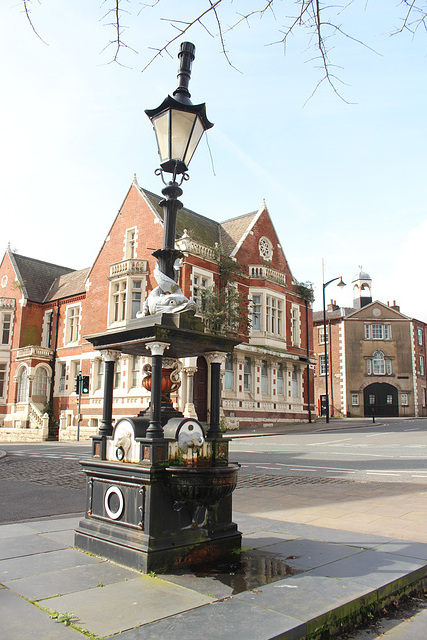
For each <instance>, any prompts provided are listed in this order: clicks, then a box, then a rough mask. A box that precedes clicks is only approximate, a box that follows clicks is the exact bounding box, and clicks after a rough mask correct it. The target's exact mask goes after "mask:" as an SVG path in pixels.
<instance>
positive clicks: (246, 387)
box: [243, 356, 253, 393]
mask: <svg viewBox="0 0 427 640" xmlns="http://www.w3.org/2000/svg"><path fill="white" fill-rule="evenodd" d="M252 368H253V362H252V358H250V357H249V356H246V357H245V362H244V364H243V391H245V392H246V393H251V391H252Z"/></svg>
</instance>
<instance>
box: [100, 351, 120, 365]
mask: <svg viewBox="0 0 427 640" xmlns="http://www.w3.org/2000/svg"><path fill="white" fill-rule="evenodd" d="M100 353H101V356H102V357H103V359H104V361H105V362H115V361H116V360H117V358H118V357H119V356H120V352H119V351H113V350H112V349H105V350H102V351H101V352H100Z"/></svg>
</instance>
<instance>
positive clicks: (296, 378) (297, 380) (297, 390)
mask: <svg viewBox="0 0 427 640" xmlns="http://www.w3.org/2000/svg"><path fill="white" fill-rule="evenodd" d="M291 390H292V397H293V398H300V397H301V372H300V370H299V369H298V367H297V366H296V365H294V367H293V369H292V373H291Z"/></svg>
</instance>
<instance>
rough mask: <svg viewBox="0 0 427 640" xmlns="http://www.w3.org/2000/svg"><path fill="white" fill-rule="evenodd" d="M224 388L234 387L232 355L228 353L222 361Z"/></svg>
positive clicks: (230, 389)
mask: <svg viewBox="0 0 427 640" xmlns="http://www.w3.org/2000/svg"><path fill="white" fill-rule="evenodd" d="M224 368H225V371H224V390H225V391H233V389H234V361H233V356H232V355H231V354H230V353H229V354H227V357H226V359H225V363H224Z"/></svg>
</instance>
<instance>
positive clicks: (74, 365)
mask: <svg viewBox="0 0 427 640" xmlns="http://www.w3.org/2000/svg"><path fill="white" fill-rule="evenodd" d="M81 370H82V364H81V361H80V360H71V362H70V364H69V376H68V391H69V393H74V383H75V380H76V376H78V375H79V373H80V371H81Z"/></svg>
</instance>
